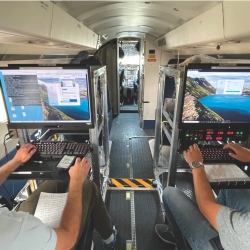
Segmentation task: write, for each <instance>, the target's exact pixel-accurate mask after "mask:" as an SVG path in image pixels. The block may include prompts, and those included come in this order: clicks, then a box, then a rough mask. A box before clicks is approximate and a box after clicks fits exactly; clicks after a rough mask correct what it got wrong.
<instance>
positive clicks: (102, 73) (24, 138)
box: [15, 66, 109, 198]
mask: <svg viewBox="0 0 250 250" xmlns="http://www.w3.org/2000/svg"><path fill="white" fill-rule="evenodd" d="M91 77H92V84H93V90H94V91H93V94H94V114H95V118H94V119H95V121H96V122H95V127H94V128H93V129H89V131H82V133H83V134H86V133H89V138H90V142H91V145H92V147H93V158H94V162H93V166H92V171H93V181H94V182H95V183H96V185H97V186H98V187H99V188H100V191H101V193H102V194H104V198H105V194H106V189H105V187H106V185H105V183H106V182H107V179H108V177H107V176H108V175H109V129H108V103H107V75H106V66H103V67H101V68H100V67H91ZM98 77H101V86H100V87H101V92H102V95H101V106H102V107H101V110H102V113H101V114H99V117H98V113H97V105H98V103H97V102H98V100H97V98H96V97H97V96H98V90H97V87H98ZM98 119H101V123H100V124H99V123H98ZM17 132H18V137H19V143H20V145H23V144H25V143H28V142H30V138H29V133H28V130H27V129H18V130H17ZM58 132H59V130H58ZM69 132H70V131H69ZM71 132H72V131H71ZM101 132H102V133H101ZM77 133H79V134H81V131H77ZM101 135H102V137H103V138H102V143H103V149H104V155H105V165H104V166H100V159H99V139H100V136H101ZM101 174H102V175H103V177H104V181H103V178H102V177H101ZM31 178H32V177H31ZM15 179H16V178H15ZM40 179H43V178H42V175H41V178H40Z"/></svg>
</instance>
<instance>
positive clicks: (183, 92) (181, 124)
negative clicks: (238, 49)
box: [178, 64, 250, 129]
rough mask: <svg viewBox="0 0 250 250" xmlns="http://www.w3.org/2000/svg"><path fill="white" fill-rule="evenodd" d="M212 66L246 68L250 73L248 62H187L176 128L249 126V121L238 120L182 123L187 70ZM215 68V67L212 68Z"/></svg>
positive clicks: (211, 67) (238, 69) (234, 68)
mask: <svg viewBox="0 0 250 250" xmlns="http://www.w3.org/2000/svg"><path fill="white" fill-rule="evenodd" d="M213 67H218V69H217V70H221V69H231V70H235V71H237V72H239V71H240V70H244V71H245V70H247V71H249V73H250V64H189V65H188V66H185V67H184V77H183V90H182V96H181V98H180V102H181V108H180V114H179V117H178V118H179V122H178V128H179V129H203V128H232V129H234V128H235V129H238V128H250V122H249V123H240V122H230V123H192V122H191V123H184V122H183V121H182V113H183V107H184V99H185V90H186V82H187V72H188V70H190V69H194V70H195V69H197V70H199V69H201V70H202V69H203V70H204V69H207V70H212V69H213ZM213 70H215V69H213Z"/></svg>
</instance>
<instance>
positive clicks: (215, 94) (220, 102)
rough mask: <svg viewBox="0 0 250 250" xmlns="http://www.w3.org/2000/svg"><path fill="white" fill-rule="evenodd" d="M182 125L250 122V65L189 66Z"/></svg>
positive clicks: (186, 72)
mask: <svg viewBox="0 0 250 250" xmlns="http://www.w3.org/2000/svg"><path fill="white" fill-rule="evenodd" d="M183 98H184V100H182V101H183V105H182V112H181V115H182V117H181V123H180V124H181V126H182V127H183V126H185V127H187V126H188V125H190V126H193V125H195V124H199V126H200V125H204V126H208V125H212V126H214V125H215V126H223V125H225V126H226V125H236V124H237V125H250V65H248V66H243V65H241V66H240V65H239V66H235V67H230V66H228V67H227V66H219V65H199V64H196V65H195V64H193V65H190V66H188V67H186V69H185V77H184V96H183Z"/></svg>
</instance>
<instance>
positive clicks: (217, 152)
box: [199, 146, 236, 163]
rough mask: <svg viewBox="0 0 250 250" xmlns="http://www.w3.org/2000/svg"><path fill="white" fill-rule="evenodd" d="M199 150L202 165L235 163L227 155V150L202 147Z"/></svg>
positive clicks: (215, 147)
mask: <svg viewBox="0 0 250 250" xmlns="http://www.w3.org/2000/svg"><path fill="white" fill-rule="evenodd" d="M199 148H200V151H201V153H202V157H203V161H204V163H217V162H218V163H230V162H235V161H236V160H235V159H234V158H232V157H231V156H230V155H229V154H228V153H229V152H228V150H225V149H223V148H222V147H221V146H219V147H217V146H204V147H199Z"/></svg>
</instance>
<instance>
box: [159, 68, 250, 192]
mask: <svg viewBox="0 0 250 250" xmlns="http://www.w3.org/2000/svg"><path fill="white" fill-rule="evenodd" d="M161 72H163V74H165V75H167V74H169V75H171V77H173V78H174V79H175V90H176V95H175V96H174V97H173V100H174V101H175V105H174V106H173V107H171V108H172V110H169V107H167V109H165V107H162V109H163V110H162V117H163V123H162V127H163V131H164V132H165V134H166V136H167V138H168V139H169V141H170V144H171V153H170V163H169V169H168V184H169V185H174V184H175V181H174V178H175V172H176V164H177V160H176V158H178V155H180V156H183V150H186V149H187V148H188V147H189V146H190V145H192V144H194V143H196V144H198V146H199V148H200V150H201V152H202V155H203V161H204V163H205V165H206V164H217V163H221V164H226V163H228V164H235V165H237V167H238V168H239V169H241V170H240V171H242V172H243V174H242V176H243V177H242V178H241V179H237V178H233V177H232V178H230V179H226V178H225V179H223V180H222V181H221V180H218V179H216V178H214V181H213V180H211V184H212V185H216V186H223V187H224V186H227V187H229V188H230V187H231V186H234V187H235V186H237V187H242V186H243V188H244V187H248V186H250V178H249V173H250V172H249V164H245V163H244V164H242V163H240V162H238V161H236V160H234V159H233V158H232V157H230V155H229V152H228V150H224V149H223V147H224V145H226V144H227V143H239V144H241V145H242V146H244V147H247V148H249V131H250V110H249V106H250V65H243V64H241V65H236V64H235V65H228V64H224V65H222V64H220V65H219V64H189V65H188V66H186V67H185V68H180V69H178V70H175V69H168V68H163V69H162V70H161ZM163 82H164V81H163ZM164 84H165V89H166V87H167V86H166V85H167V84H168V83H167V82H164ZM162 104H163V102H162ZM162 106H163V105H162ZM170 117H171V118H170ZM164 120H165V122H164ZM182 158H183V157H182ZM183 159H184V158H183ZM184 165H185V164H183V166H184ZM209 167H210V166H209ZM223 167H224V165H223V166H222V167H221V168H220V169H219V170H220V171H222V169H223V171H224V170H225V171H227V170H228V172H229V168H230V166H229V167H228V168H227V169H226V168H223ZM218 168H219V167H218ZM236 171H238V170H236ZM215 172H216V171H215ZM215 172H214V173H215ZM244 177H245V178H244Z"/></svg>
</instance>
